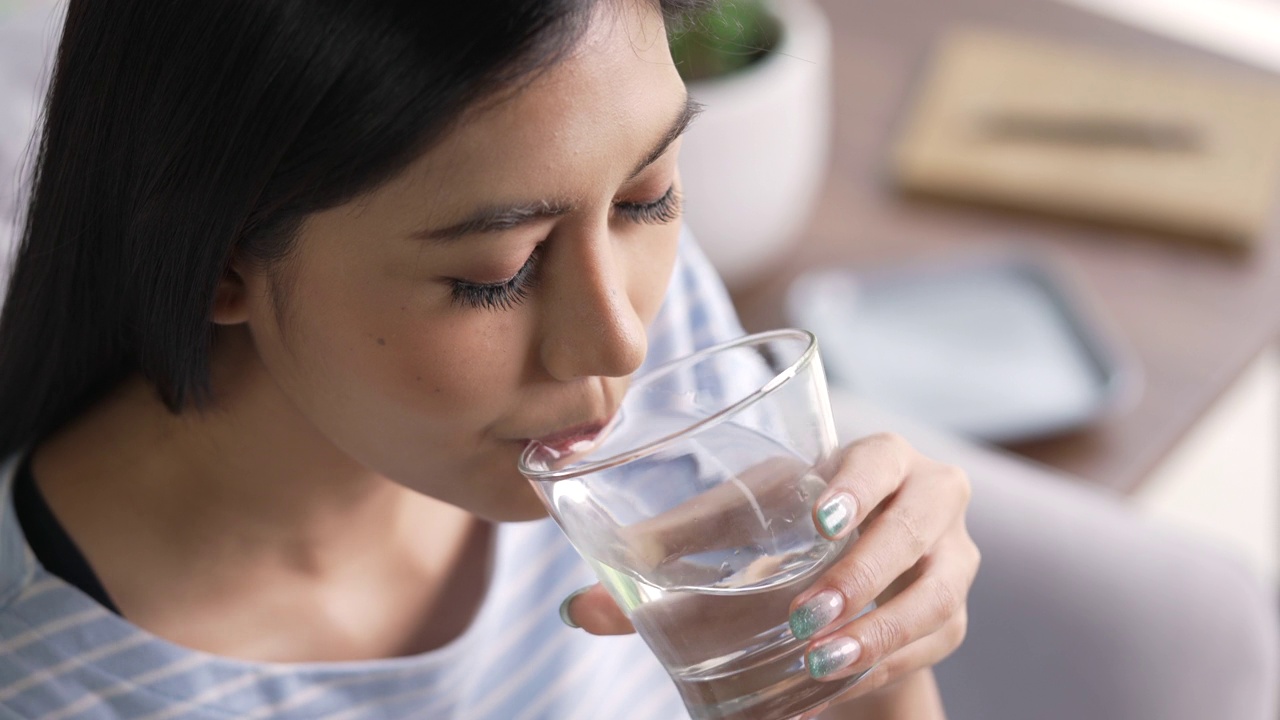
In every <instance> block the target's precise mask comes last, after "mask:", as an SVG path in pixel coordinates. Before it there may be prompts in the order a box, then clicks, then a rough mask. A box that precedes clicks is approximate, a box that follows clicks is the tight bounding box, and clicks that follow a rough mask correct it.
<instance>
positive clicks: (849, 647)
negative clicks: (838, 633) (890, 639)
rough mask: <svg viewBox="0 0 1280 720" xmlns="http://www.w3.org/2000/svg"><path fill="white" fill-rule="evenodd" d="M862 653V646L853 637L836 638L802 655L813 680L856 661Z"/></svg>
mask: <svg viewBox="0 0 1280 720" xmlns="http://www.w3.org/2000/svg"><path fill="white" fill-rule="evenodd" d="M861 654H862V646H861V645H859V644H858V641H857V640H854V639H853V638H836V639H835V640H832V641H831V642H829V643H825V644H822V645H819V646H818V647H816V648H814V649H812V650H810V651H809V654H808V655H805V657H804V664H805V666H806V667H808V668H809V676H810V677H812V678H813V679H814V680H821V679H822V678H824V677H826V676H828V675H830V674H832V673H834V672H838V671H840V670H843V669H845V668H847V667H849V666H850V665H852V664H854V663H855V662H857V661H858V656H859V655H861Z"/></svg>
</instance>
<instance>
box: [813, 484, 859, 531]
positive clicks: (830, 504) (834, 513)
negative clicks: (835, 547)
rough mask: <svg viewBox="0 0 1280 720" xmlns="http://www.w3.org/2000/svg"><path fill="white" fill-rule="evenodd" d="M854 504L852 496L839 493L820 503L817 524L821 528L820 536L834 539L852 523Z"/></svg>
mask: <svg viewBox="0 0 1280 720" xmlns="http://www.w3.org/2000/svg"><path fill="white" fill-rule="evenodd" d="M854 514H855V503H854V500H853V496H852V495H849V494H847V493H840V494H839V495H836V496H835V497H833V498H831V499H830V500H827V501H826V502H824V503H822V506H821V507H819V508H818V524H820V525H821V526H822V528H821V529H822V534H824V535H826V536H827V537H829V538H834V537H835V536H836V535H839V534H840V531H841V530H844V529H845V528H846V527H848V526H849V523H851V522H853V516H854Z"/></svg>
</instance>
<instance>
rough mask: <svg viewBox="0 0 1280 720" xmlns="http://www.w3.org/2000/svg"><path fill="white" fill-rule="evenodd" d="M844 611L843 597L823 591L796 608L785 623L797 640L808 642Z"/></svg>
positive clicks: (832, 591) (836, 593)
mask: <svg viewBox="0 0 1280 720" xmlns="http://www.w3.org/2000/svg"><path fill="white" fill-rule="evenodd" d="M843 610H844V597H843V596H842V595H841V594H840V593H838V592H836V591H835V590H823V591H822V592H820V593H818V594H817V595H814V596H813V597H811V598H809V600H808V602H806V603H805V604H803V605H801V606H800V607H798V608H796V610H795V612H793V613H791V618H790V619H789V620H788V621H787V622H788V624H790V625H791V634H792V635H794V636H795V637H796V639H797V640H808V639H809V638H811V637H813V634H814V633H816V632H818V631H819V630H821V629H822V628H824V627H826V626H828V625H830V624H831V623H832V621H834V620H835V619H836V618H837V617H840V612H841V611H843Z"/></svg>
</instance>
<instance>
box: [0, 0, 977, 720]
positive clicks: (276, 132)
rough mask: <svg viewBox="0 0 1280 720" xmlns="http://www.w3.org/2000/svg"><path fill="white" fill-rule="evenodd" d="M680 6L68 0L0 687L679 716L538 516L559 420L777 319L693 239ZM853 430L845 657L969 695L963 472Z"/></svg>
mask: <svg viewBox="0 0 1280 720" xmlns="http://www.w3.org/2000/svg"><path fill="white" fill-rule="evenodd" d="M680 4H681V3H679V2H674V1H667V2H663V3H662V4H661V6H660V5H659V4H658V3H657V2H655V1H654V0H596V1H592V0H558V1H556V2H548V1H547V0H505V1H499V0H491V1H489V2H467V3H448V4H443V5H440V4H433V3H422V2H418V1H416V0H413V1H411V0H377V1H375V0H361V1H360V2H350V1H346V2H342V1H339V0H308V1H305V2H304V1H303V0H255V2H252V3H233V2H228V1H227V0H182V2H174V1H173V0H168V1H165V0H127V1H126V0H116V1H114V2H111V3H103V2H94V1H92V0H73V1H72V2H71V4H70V7H69V10H68V16H67V19H66V24H65V27H64V32H63V38H62V41H61V46H60V49H59V53H58V59H57V65H56V68H55V74H54V80H53V85H52V88H51V92H50V96H49V101H48V106H47V114H46V121H45V128H44V134H43V137H42V141H41V144H40V156H39V161H38V166H37V174H36V178H35V183H34V190H33V195H32V199H31V204H30V209H29V212H28V215H27V218H26V224H25V227H24V231H23V238H22V244H21V249H20V253H19V256H18V259H17V262H16V265H15V269H14V274H13V277H12V280H11V284H10V288H9V294H8V297H7V301H6V304H5V307H4V315H3V321H2V323H0V347H3V348H4V351H3V354H0V407H3V408H4V409H5V412H4V414H3V419H0V450H2V451H3V454H4V455H6V456H8V457H10V458H11V459H10V461H9V463H8V465H7V468H6V470H5V472H4V478H5V479H4V481H3V483H4V484H3V489H4V493H5V497H6V499H7V500H6V502H7V504H6V512H5V515H4V516H3V521H2V522H0V534H2V544H0V548H3V550H2V551H0V552H2V555H0V649H2V650H3V652H0V714H5V715H6V716H12V717H30V718H34V717H40V718H70V717H76V718H89V717H118V718H213V717H273V718H276V717H285V718H289V717H296V718H317V717H327V718H338V717H344V718H346V717H350V718H354V717H373V718H398V717H427V718H466V719H468V720H473V719H480V718H501V719H502V720H509V719H511V718H556V719H560V718H577V717H583V718H627V719H633V718H634V719H643V718H650V717H653V718H672V717H680V716H681V715H682V712H683V710H682V708H681V705H680V703H679V699H678V697H677V696H676V695H675V693H674V690H673V689H672V687H671V685H670V683H669V682H668V681H667V680H666V678H665V676H664V675H663V673H662V671H661V669H660V668H659V667H658V666H657V664H656V661H654V660H653V659H652V657H651V656H650V654H649V653H648V652H647V651H646V650H645V648H644V647H643V645H642V644H640V643H639V641H638V640H636V639H635V638H634V637H633V636H632V637H628V638H614V639H612V640H606V639H600V638H591V637H588V636H587V635H586V634H584V633H581V632H575V631H574V630H573V629H570V628H565V627H563V626H559V625H558V623H559V621H558V619H556V613H555V606H556V605H557V604H558V603H560V601H561V599H562V598H563V597H564V596H565V595H566V594H567V593H568V591H569V590H571V589H572V588H573V587H576V586H577V585H578V584H581V583H584V582H587V581H588V579H589V575H588V574H587V573H586V572H585V570H584V568H583V566H582V564H581V563H580V562H579V561H578V560H577V559H576V557H575V556H574V555H573V553H572V550H571V549H570V548H569V547H568V546H567V544H566V543H565V542H564V541H563V540H562V539H561V537H560V535H559V534H558V532H557V531H556V528H555V527H554V525H552V524H551V523H550V521H548V520H546V519H541V520H539V521H538V522H533V523H522V524H514V525H511V524H504V523H508V522H510V521H524V520H534V519H538V518H543V516H544V513H543V510H542V508H541V505H540V504H539V502H538V501H537V499H536V497H535V496H534V495H533V493H532V492H531V490H530V488H529V487H528V485H527V483H526V482H524V481H523V480H522V478H521V477H520V476H519V475H518V473H517V472H516V469H515V464H516V458H517V456H518V454H519V453H520V451H521V450H522V448H523V447H524V446H525V445H526V444H527V443H528V442H529V441H530V440H531V439H538V438H548V437H554V436H556V435H557V434H562V433H563V432H565V430H566V429H567V428H573V427H581V426H582V425H584V424H597V423H600V422H602V421H603V420H604V419H606V418H608V417H609V415H610V414H611V413H612V412H613V411H614V410H615V409H616V408H617V406H618V402H619V399H620V397H621V396H622V394H623V393H624V392H625V390H626V386H627V378H629V377H631V376H632V375H634V374H635V373H636V372H637V371H639V370H641V369H642V364H643V363H645V362H648V363H656V362H662V361H664V360H667V359H670V358H672V357H674V356H676V355H678V354H682V353H684V352H688V351H690V350H692V349H694V348H695V347H700V346H705V345H707V344H710V343H713V342H715V341H718V340H722V339H726V338H728V337H730V336H732V335H735V334H738V333H740V332H741V331H740V329H739V328H738V327H737V324H736V321H735V320H734V319H733V317H732V312H731V309H730V307H729V305H728V303H727V300H726V299H725V296H724V294H723V291H722V290H721V288H720V287H719V286H718V284H717V281H716V280H715V278H714V275H713V274H712V273H711V271H710V270H708V268H707V267H706V265H705V262H704V261H703V259H702V258H701V256H700V255H699V254H698V252H697V250H696V248H695V247H694V246H693V245H692V243H691V242H690V241H689V240H688V239H681V236H680V231H679V222H678V220H679V215H680V212H679V210H680V209H679V179H678V176H677V172H676V157H677V153H678V150H679V144H680V143H679V137H680V134H681V132H682V131H683V130H684V128H685V127H686V126H687V125H688V123H689V122H690V121H692V119H693V116H694V115H695V114H696V107H695V106H694V105H693V104H691V103H690V102H688V100H687V97H686V94H685V92H684V89H683V87H682V85H681V83H680V80H679V77H678V75H677V73H676V71H675V68H674V67H673V65H672V61H671V58H670V55H669V54H668V51H667V48H666V42H665V38H666V27H665V24H664V23H665V20H664V17H665V18H671V17H673V16H674V15H675V14H676V13H678V12H679V11H680V10H681V8H680V7H679V5H680ZM842 452H843V455H842V463H841V467H840V470H839V472H838V473H837V475H836V476H835V478H834V479H833V481H832V486H831V488H830V490H829V491H828V493H827V494H826V495H825V496H824V497H822V498H820V499H819V503H818V509H817V511H816V513H815V517H819V518H823V522H822V523H821V529H822V530H823V531H824V533H826V534H827V535H828V536H829V537H843V536H844V535H846V534H848V533H850V532H852V530H853V528H854V527H856V526H859V525H862V526H863V528H864V535H863V536H862V537H861V538H860V539H859V541H858V542H857V544H856V546H855V549H854V550H853V551H852V552H850V553H849V554H847V556H846V557H845V558H844V559H843V560H842V561H841V562H840V563H838V564H837V565H835V566H833V567H832V568H831V569H830V570H829V571H828V572H827V573H826V574H825V575H823V576H822V577H821V578H820V579H819V580H818V581H817V582H816V583H815V584H814V586H813V587H811V588H810V589H808V590H807V591H805V592H804V593H802V594H801V596H800V597H799V598H798V599H797V601H796V603H795V604H794V605H793V610H794V612H795V613H796V617H806V618H813V617H818V618H820V620H819V621H818V622H817V623H816V625H815V627H814V628H812V630H813V635H812V639H811V640H810V643H811V649H810V653H809V656H808V657H809V661H810V669H811V671H812V672H813V673H814V674H816V675H821V676H822V679H824V680H832V679H838V678H842V677H846V676H848V675H849V674H851V673H855V672H860V671H862V670H865V669H867V668H868V667H871V666H873V665H875V669H874V670H873V671H872V672H871V673H870V674H868V676H867V677H866V678H865V679H864V680H863V681H862V682H861V683H860V684H859V685H857V686H855V687H854V689H853V690H851V691H850V692H849V693H848V694H847V695H846V696H844V697H843V698H841V700H843V701H844V702H842V703H841V704H838V705H836V706H835V707H833V708H832V710H831V711H830V715H829V716H830V717H842V718H843V717H848V718H852V717H859V718H861V717H874V718H897V717H903V718H913V719H917V718H929V717H941V716H942V709H941V706H940V703H939V700H938V696H937V692H936V688H935V685H934V681H933V678H932V674H931V672H930V669H929V668H930V667H931V666H932V665H933V664H934V663H936V662H937V661H938V660H940V659H941V658H943V657H944V656H946V655H947V654H949V653H950V652H951V651H952V650H953V649H954V648H955V647H957V645H958V644H959V643H960V641H961V639H962V637H963V635H964V631H965V601H964V599H965V597H966V595H967V593H968V589H969V587H970V585H971V584H972V582H973V579H974V575H975V573H976V570H977V566H978V552H977V550H976V548H975V546H974V544H973V543H972V541H971V540H970V538H969V536H968V534H967V531H966V529H965V525H964V510H965V507H966V504H967V500H968V494H969V486H968V482H967V480H966V479H965V478H964V476H963V474H962V473H960V472H959V471H958V470H956V469H954V468H951V467H948V466H945V465H942V464H940V463H935V462H932V461H930V460H928V459H926V458H924V457H922V456H920V455H919V454H917V453H916V452H915V451H913V450H912V449H911V448H910V447H909V446H907V445H906V444H905V443H904V442H903V441H901V440H899V439H896V438H894V437H891V436H876V437H873V438H871V439H868V440H865V441H862V442H859V443H856V444H853V445H851V446H849V447H847V448H845V449H844V450H843V451H842ZM10 498H11V500H10ZM878 596H879V597H880V599H881V600H882V601H883V602H882V604H881V606H880V607H879V608H878V609H876V610H875V611H873V612H871V613H869V614H867V615H865V616H863V617H861V618H859V619H858V620H856V621H854V622H852V623H851V624H849V625H848V626H847V627H844V628H842V629H840V630H838V631H834V632H833V631H832V630H831V628H832V627H838V626H839V625H841V624H842V623H843V622H844V621H845V620H847V619H849V618H851V617H853V615H854V614H856V612H857V609H858V608H861V607H863V606H864V605H865V604H866V603H867V602H869V601H870V600H872V599H873V598H876V597H878ZM562 614H563V615H564V616H565V618H566V619H567V620H568V621H569V622H570V623H571V624H573V625H577V626H581V627H582V628H585V629H586V630H588V631H589V632H592V633H598V634H616V633H626V632H627V631H628V630H629V627H628V626H627V625H626V621H625V618H624V617H623V616H622V615H621V613H620V612H619V611H618V609H617V607H616V606H614V605H613V604H612V602H611V601H610V600H609V599H608V596H607V595H606V594H605V593H603V591H601V590H600V589H599V588H598V587H593V588H591V589H589V590H588V591H586V592H584V593H575V594H572V595H570V596H569V600H568V601H567V602H566V603H565V607H564V609H563V610H562ZM780 620H781V619H780ZM803 634H805V635H806V636H807V635H809V634H810V633H809V632H808V631H807V629H806V631H805V632H804V633H803Z"/></svg>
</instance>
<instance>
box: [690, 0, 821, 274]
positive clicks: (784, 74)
mask: <svg viewBox="0 0 1280 720" xmlns="http://www.w3.org/2000/svg"><path fill="white" fill-rule="evenodd" d="M670 40H671V50H672V56H673V57H674V58H675V61H676V66H677V68H678V69H679V70H680V73H681V75H682V76H683V77H684V79H685V82H686V83H687V85H688V87H689V93H690V95H692V96H693V98H694V99H696V100H698V101H699V102H701V103H702V104H703V105H704V106H705V110H704V112H703V114H702V117H700V118H699V119H698V121H697V122H696V123H694V125H693V126H692V127H691V128H690V130H689V132H688V134H687V135H686V137H685V140H684V147H683V150H682V151H681V161H680V167H681V174H682V178H683V185H684V195H685V198H686V204H685V207H686V218H687V222H688V223H689V226H690V228H692V230H693V232H694V234H695V235H696V236H697V237H698V240H699V242H700V243H701V244H702V247H703V249H704V250H705V251H706V252H707V255H708V257H710V258H711V261H712V263H713V264H714V265H715V266H716V268H717V269H718V270H719V271H720V273H721V275H723V276H724V278H725V281H726V283H728V284H729V285H730V286H735V285H737V286H741V285H743V284H746V283H748V282H750V281H752V280H754V279H756V278H758V277H760V275H761V274H762V273H763V271H764V270H765V269H766V268H767V267H769V266H770V265H771V264H772V263H774V262H775V261H776V260H777V259H778V258H779V257H780V256H781V255H783V254H784V253H785V251H786V249H787V247H788V246H789V245H790V243H791V241H793V240H794V239H795V237H796V234H797V233H798V232H799V231H800V230H801V229H802V227H803V224H804V222H805V221H806V220H807V218H808V215H809V212H810V210H811V209H812V207H813V203H814V200H815V198H816V196H817V194H818V192H819V190H820V189H821V185H822V182H823V179H824V177H825V175H826V168H827V158H828V156H829V151H830V137H829V135H830V129H831V36H830V29H829V27H828V24H827V21H826V16H825V15H824V14H823V13H822V11H821V10H820V9H819V8H818V7H817V6H816V5H815V4H814V3H813V2H812V0H721V1H720V2H718V3H717V4H715V5H714V6H712V7H711V8H710V9H708V10H707V11H705V12H703V13H701V14H700V15H697V16H695V17H693V18H691V19H690V20H689V21H688V22H686V23H684V24H683V25H681V26H680V27H676V28H673V29H672V31H671V38H670Z"/></svg>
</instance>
